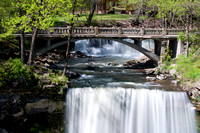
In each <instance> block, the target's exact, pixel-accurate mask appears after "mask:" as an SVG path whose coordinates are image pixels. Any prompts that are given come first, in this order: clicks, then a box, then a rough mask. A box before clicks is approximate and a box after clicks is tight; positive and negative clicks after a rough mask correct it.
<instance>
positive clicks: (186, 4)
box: [174, 0, 200, 57]
mask: <svg viewBox="0 0 200 133" xmlns="http://www.w3.org/2000/svg"><path fill="white" fill-rule="evenodd" d="M174 5H175V8H174V12H176V13H177V14H176V15H177V16H180V18H182V17H184V19H182V20H184V21H186V22H185V32H186V52H185V57H188V53H189V36H190V35H189V17H190V16H197V15H199V11H200V1H199V0H179V1H176V2H175V4H174Z"/></svg>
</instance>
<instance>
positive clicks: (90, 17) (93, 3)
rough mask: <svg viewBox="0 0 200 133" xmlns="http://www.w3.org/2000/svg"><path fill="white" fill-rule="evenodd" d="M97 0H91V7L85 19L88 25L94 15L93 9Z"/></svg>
mask: <svg viewBox="0 0 200 133" xmlns="http://www.w3.org/2000/svg"><path fill="white" fill-rule="evenodd" d="M98 1H99V0H92V9H91V10H90V14H89V17H88V19H87V22H88V25H90V23H91V21H92V17H93V15H94V11H95V9H96V6H97V4H98Z"/></svg>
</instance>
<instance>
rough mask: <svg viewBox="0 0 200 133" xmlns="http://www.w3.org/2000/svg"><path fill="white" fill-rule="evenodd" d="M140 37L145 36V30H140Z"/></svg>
mask: <svg viewBox="0 0 200 133" xmlns="http://www.w3.org/2000/svg"><path fill="white" fill-rule="evenodd" d="M140 35H141V36H143V35H144V28H141V29H140Z"/></svg>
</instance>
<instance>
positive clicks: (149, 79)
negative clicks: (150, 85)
mask: <svg viewBox="0 0 200 133" xmlns="http://www.w3.org/2000/svg"><path fill="white" fill-rule="evenodd" d="M146 80H148V81H156V77H150V76H147V77H146Z"/></svg>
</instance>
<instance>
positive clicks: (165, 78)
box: [156, 74, 171, 80]
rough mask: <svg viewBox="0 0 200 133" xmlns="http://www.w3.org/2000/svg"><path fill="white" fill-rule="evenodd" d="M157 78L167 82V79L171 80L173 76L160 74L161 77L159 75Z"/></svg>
mask: <svg viewBox="0 0 200 133" xmlns="http://www.w3.org/2000/svg"><path fill="white" fill-rule="evenodd" d="M156 78H157V79H158V80H167V79H171V75H170V74H160V75H157V76H156Z"/></svg>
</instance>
